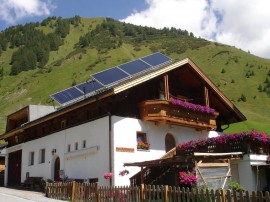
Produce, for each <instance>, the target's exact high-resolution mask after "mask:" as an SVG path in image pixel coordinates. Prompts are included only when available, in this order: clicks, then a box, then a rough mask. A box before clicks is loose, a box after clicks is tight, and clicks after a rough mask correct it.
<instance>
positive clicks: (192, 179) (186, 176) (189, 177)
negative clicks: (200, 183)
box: [179, 171, 198, 186]
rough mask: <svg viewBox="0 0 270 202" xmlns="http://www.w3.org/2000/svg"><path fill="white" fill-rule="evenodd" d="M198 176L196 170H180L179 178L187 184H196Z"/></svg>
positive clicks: (181, 182)
mask: <svg viewBox="0 0 270 202" xmlns="http://www.w3.org/2000/svg"><path fill="white" fill-rule="evenodd" d="M197 179H198V178H197V177H196V175H195V172H194V171H193V172H191V171H183V172H179V180H180V184H183V185H187V186H194V185H195V184H196V182H197Z"/></svg>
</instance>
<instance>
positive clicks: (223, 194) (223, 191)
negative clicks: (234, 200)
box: [221, 189, 226, 202]
mask: <svg viewBox="0 0 270 202" xmlns="http://www.w3.org/2000/svg"><path fill="white" fill-rule="evenodd" d="M221 201H222V202H225V201H226V190H224V189H221Z"/></svg>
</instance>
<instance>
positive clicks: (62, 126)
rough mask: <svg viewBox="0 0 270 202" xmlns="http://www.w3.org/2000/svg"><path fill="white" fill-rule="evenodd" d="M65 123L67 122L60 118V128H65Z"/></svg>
mask: <svg viewBox="0 0 270 202" xmlns="http://www.w3.org/2000/svg"><path fill="white" fill-rule="evenodd" d="M66 123H67V121H66V120H62V121H61V128H65V127H66Z"/></svg>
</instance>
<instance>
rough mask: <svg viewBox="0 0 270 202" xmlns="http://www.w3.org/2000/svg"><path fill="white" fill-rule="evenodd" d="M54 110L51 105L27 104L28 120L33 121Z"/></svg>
mask: <svg viewBox="0 0 270 202" xmlns="http://www.w3.org/2000/svg"><path fill="white" fill-rule="evenodd" d="M53 111H55V108H54V107H53V106H44V105H29V121H33V120H35V119H38V118H40V117H42V116H45V115H47V114H49V113H51V112H53Z"/></svg>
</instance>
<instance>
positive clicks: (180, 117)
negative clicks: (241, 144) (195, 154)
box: [139, 100, 218, 130]
mask: <svg viewBox="0 0 270 202" xmlns="http://www.w3.org/2000/svg"><path fill="white" fill-rule="evenodd" d="M139 107H140V115H141V119H142V120H143V121H153V122H155V123H156V124H166V123H169V124H172V125H182V126H187V127H193V128H196V129H199V130H202V129H206V130H213V129H216V127H217V126H216V118H217V116H218V112H214V113H206V112H201V111H197V110H193V109H189V108H185V107H183V106H179V105H174V104H172V103H171V102H170V101H166V100H147V101H144V102H142V103H140V104H139Z"/></svg>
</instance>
